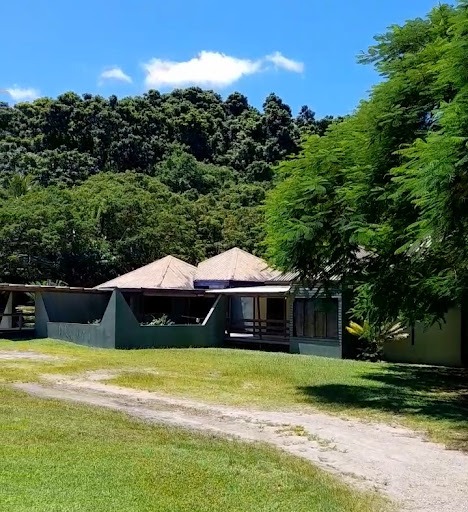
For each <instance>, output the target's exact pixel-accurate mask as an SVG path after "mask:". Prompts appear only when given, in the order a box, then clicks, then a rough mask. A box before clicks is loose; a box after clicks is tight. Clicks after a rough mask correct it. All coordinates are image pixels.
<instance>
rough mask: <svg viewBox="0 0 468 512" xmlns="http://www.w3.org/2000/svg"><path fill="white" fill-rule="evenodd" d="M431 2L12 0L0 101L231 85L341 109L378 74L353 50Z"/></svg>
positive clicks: (2, 34) (4, 8)
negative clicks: (360, 62)
mask: <svg viewBox="0 0 468 512" xmlns="http://www.w3.org/2000/svg"><path fill="white" fill-rule="evenodd" d="M438 3H439V2H438V1H437V0H392V1H388V0H353V1H351V0H335V1H331V0H289V1H288V2H286V1H285V0H268V1H267V0H250V1H247V0H237V1H236V2H222V1H219V0H198V1H197V2H194V1H193V0H171V1H169V2H163V1H158V0H80V1H79V2H78V1H76V0H75V1H71V0H15V1H14V2H4V3H2V5H1V7H0V15H1V19H2V28H1V30H0V44H1V48H2V50H3V51H2V56H1V65H0V100H3V101H9V102H12V101H14V100H17V101H19V100H22V99H30V98H32V97H33V96H35V95H46V96H57V95H58V94H60V93H62V92H65V91H68V90H73V91H76V92H78V93H80V94H81V93H85V92H90V93H93V94H101V95H104V96H109V95H111V94H116V95H117V96H126V95H131V94H140V93H143V92H145V91H146V90H147V89H148V88H150V87H153V88H157V89H160V90H162V91H169V90H171V89H173V88H174V87H183V86H187V85H192V84H196V85H200V86H202V87H205V88H213V89H215V90H217V91H218V92H220V93H221V94H222V95H223V96H226V95H227V94H229V93H230V92H232V91H235V90H238V91H240V92H242V93H244V94H246V95H247V96H248V98H249V100H250V102H251V103H252V104H253V105H255V106H257V107H261V105H262V102H263V100H264V98H265V97H266V96H267V95H268V94H269V93H270V92H275V93H277V94H278V95H279V96H280V97H281V98H283V100H284V101H285V102H286V103H288V104H289V105H291V107H292V108H293V110H294V111H295V112H296V111H297V110H298V109H299V107H300V106H301V105H304V104H307V105H309V106H310V107H311V108H312V109H313V110H315V111H316V112H317V114H318V115H326V114H333V115H336V114H346V113H349V112H351V111H352V110H353V108H354V107H355V106H356V105H357V103H358V102H359V100H360V99H361V98H363V97H365V96H366V94H367V93H368V91H369V89H370V87H371V86H372V84H374V83H375V82H376V81H377V80H378V77H377V75H376V74H375V72H374V71H373V70H372V68H370V67H366V66H362V65H358V64H356V56H357V55H358V54H359V53H360V52H361V51H362V50H365V49H366V48H367V47H368V46H369V45H370V44H372V41H373V36H374V35H375V34H378V33H381V32H383V31H385V29H386V27H388V26H389V25H391V24H395V23H403V22H404V21H405V20H406V19H409V18H414V17H417V16H424V15H425V14H426V13H427V12H428V11H429V10H430V9H431V8H432V7H434V6H435V5H437V4H438Z"/></svg>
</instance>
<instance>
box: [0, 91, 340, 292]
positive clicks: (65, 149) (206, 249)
mask: <svg viewBox="0 0 468 512" xmlns="http://www.w3.org/2000/svg"><path fill="white" fill-rule="evenodd" d="M331 122H332V118H331V117H326V118H324V119H319V120H318V119H316V118H315V115H314V113H313V112H312V111H311V110H310V109H309V108H308V107H306V106H305V107H303V108H302V109H301V110H300V112H299V114H298V115H297V116H296V117H293V115H292V113H291V109H290V108H289V106H288V105H286V104H285V103H283V101H282V100H281V99H280V98H279V97H278V96H276V95H274V94H271V95H270V96H268V97H267V98H266V100H265V102H264V105H263V109H262V111H259V110H258V109H255V108H253V107H252V106H251V105H249V103H248V100H247V98H246V97H245V96H243V95H242V94H240V93H234V94H231V95H229V96H228V97H227V98H226V99H225V100H223V99H222V97H221V96H220V95H219V94H216V93H214V92H212V91H205V90H202V89H199V88H188V89H184V90H175V91H173V92H171V93H168V94H160V93H159V92H157V91H149V92H148V93H146V94H144V95H143V96H136V97H128V98H122V99H118V98H117V97H115V96H112V97H110V98H109V99H105V98H102V97H100V96H92V95H89V94H85V95H83V96H82V97H80V96H78V95H77V94H74V93H71V92H69V93H65V94H63V95H61V96H59V97H58V98H56V99H50V98H42V99H38V100H36V101H34V102H32V103H22V104H17V105H14V106H13V107H11V106H8V105H7V104H5V103H1V104H0V187H1V188H0V194H1V199H2V203H1V207H0V280H1V281H4V282H22V283H24V282H26V283H28V282H37V281H43V280H47V279H48V280H54V281H58V280H60V281H63V282H65V283H68V284H70V285H88V286H89V285H95V284H97V283H99V282H102V281H103V280H106V279H107V278H109V277H112V276H115V275H117V274H119V273H123V272H126V271H129V270H131V269H133V268H136V267H138V266H141V265H143V264H145V263H148V262H150V261H153V260H155V259H157V258H159V257H162V256H164V255H166V254H174V255H176V256H179V257H181V258H183V259H185V260H187V261H190V262H193V263H195V262H198V261H200V260H201V259H203V258H206V257H209V256H212V255H214V254H217V253H219V252H220V251H222V250H224V249H227V248H231V247H233V246H236V245H237V246H240V247H242V248H244V249H246V250H248V251H251V252H254V253H262V251H263V250H264V248H263V246H262V241H263V238H264V232H263V211H262V206H261V205H262V203H263V201H264V198H265V192H266V191H267V190H268V189H269V188H271V186H272V176H273V166H274V165H275V164H276V163H277V162H279V161H280V160H282V159H284V158H285V157H286V155H290V154H295V153H297V152H298V150H299V145H300V142H301V138H302V137H304V136H305V135H307V134H312V133H316V134H318V135H323V134H324V133H325V131H326V129H327V127H328V126H329V125H330V123H331Z"/></svg>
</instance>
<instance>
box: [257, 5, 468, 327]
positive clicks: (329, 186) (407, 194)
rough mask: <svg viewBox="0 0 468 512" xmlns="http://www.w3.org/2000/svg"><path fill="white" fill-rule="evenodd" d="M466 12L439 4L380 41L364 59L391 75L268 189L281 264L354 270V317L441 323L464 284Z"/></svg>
mask: <svg viewBox="0 0 468 512" xmlns="http://www.w3.org/2000/svg"><path fill="white" fill-rule="evenodd" d="M466 11H467V7H466V3H465V2H462V3H460V5H459V6H458V7H456V8H455V7H450V6H446V5H441V6H439V7H437V8H436V9H434V10H433V11H432V12H431V13H430V14H429V15H428V17H427V18H425V19H417V20H414V21H410V22H408V23H406V24H405V25H404V26H401V27H400V26H395V27H391V29H390V30H389V32H388V33H386V34H384V35H382V36H379V37H377V38H376V44H375V45H374V46H373V47H371V48H370V49H369V51H368V53H367V54H365V55H363V57H362V59H361V60H362V61H363V62H365V63H373V64H374V65H375V66H376V67H377V69H378V71H379V72H380V73H381V75H382V77H383V81H382V82H381V83H380V84H379V85H377V86H376V87H375V88H374V89H373V91H372V94H371V96H370V98H369V100H368V101H365V102H363V103H362V104H361V105H360V107H359V108H358V109H357V111H356V113H355V114H354V115H353V116H352V117H351V118H349V119H347V120H345V121H344V122H343V123H341V124H338V125H336V126H332V127H331V129H329V130H328V132H327V133H326V135H325V136H324V137H322V138H318V137H312V138H310V139H309V140H307V141H306V142H305V143H304V146H303V150H302V152H301V153H300V154H299V156H297V157H296V158H295V159H293V160H290V161H288V162H286V163H284V164H282V166H280V170H279V173H278V174H279V176H278V180H279V183H278V184H277V186H276V188H275V190H274V191H273V192H272V193H271V194H270V196H269V200H268V203H267V232H268V243H269V253H270V256H271V258H272V260H273V262H275V263H276V264H277V265H278V266H279V267H281V268H284V269H288V270H296V271H298V272H299V273H300V274H301V276H302V278H303V279H307V280H309V281H313V282H316V281H319V282H320V283H321V284H322V285H325V286H327V285H330V284H331V283H332V282H333V281H332V279H333V277H334V276H336V275H340V276H348V277H352V279H353V283H354V284H355V286H356V301H355V305H354V309H355V312H356V315H357V316H361V317H364V318H366V319H368V320H371V321H372V322H374V323H382V322H385V321H388V320H392V319H395V318H398V317H403V318H405V319H406V320H408V321H415V320H417V319H424V320H427V321H431V320H434V319H437V318H441V317H442V315H443V313H444V311H445V310H446V309H447V307H448V306H449V305H450V304H453V303H460V302H461V300H462V297H463V295H464V293H465V292H464V290H466V261H467V260H466V248H467V240H466V214H467V212H468V210H467V209H466V203H465V201H466V185H465V174H464V172H465V171H464V158H465V156H466V145H465V139H464V137H465V136H466V124H465V123H466V121H467V116H466V113H465V109H464V105H465V99H464V98H465V96H464V94H465V93H464V88H465V77H466V71H465V68H464V67H463V62H464V59H465V57H466V46H465V45H466V22H465V17H466ZM362 248H364V249H366V252H365V254H366V256H365V257H364V258H362V255H363V252H362V250H361V249H362Z"/></svg>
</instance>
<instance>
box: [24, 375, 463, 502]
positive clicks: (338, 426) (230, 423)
mask: <svg viewBox="0 0 468 512" xmlns="http://www.w3.org/2000/svg"><path fill="white" fill-rule="evenodd" d="M106 378H109V374H106V373H104V372H93V373H89V374H87V376H86V377H82V378H70V377H65V376H64V377H57V376H53V377H51V376H49V377H48V379H49V383H47V384H43V385H40V384H17V385H16V387H17V388H19V389H21V390H23V391H26V392H29V393H32V394H34V395H37V396H41V397H44V398H56V399H62V400H71V401H75V402H80V403H86V404H90V405H95V406H100V407H107V408H109V409H114V410H118V411H122V412H125V413H127V414H129V415H130V416H134V417H137V418H141V419H144V420H147V421H153V422H155V423H164V424H169V425H174V426H178V427H183V428H189V429H194V430H201V431H204V432H212V433H216V434H221V435H224V436H230V437H235V438H239V439H242V440H246V441H261V442H266V443H269V444H272V445H274V446H276V447H278V448H280V449H283V450H285V451H287V452H289V453H291V454H294V455H297V456H300V457H303V458H305V459H307V460H309V461H311V462H313V463H314V464H316V465H318V466H320V467H322V468H324V469H326V470H328V471H331V472H333V473H335V474H338V475H340V476H341V477H342V478H344V479H345V480H346V481H348V482H350V483H352V484H353V485H357V486H358V487H361V488H367V489H369V488H370V489H376V490H378V491H380V492H382V493H383V494H385V495H387V496H388V497H389V498H391V499H392V500H394V501H395V502H397V503H398V504H399V506H400V507H401V510H408V511H413V512H430V511H434V512H461V511H465V510H467V511H468V455H466V454H463V453H460V452H456V451H448V450H445V449H444V448H443V447H442V446H440V445H437V444H434V443H430V442H426V441H424V440H423V439H422V437H420V436H419V435H417V434H415V433H414V432H412V431H410V430H407V429H404V428H394V427H391V426H388V425H382V424H375V423H365V422H361V421H358V420H344V419H340V418H337V417H334V416H331V415H327V414H323V413H307V414H301V413H296V412H291V413H287V412H267V411H252V410H245V409H240V408H234V407H224V406H212V405H207V404H204V403H199V402H195V401H192V400H185V399H175V398H170V397H167V396H161V395H158V394H156V393H152V392H147V391H138V390H132V389H127V388H121V387H118V386H112V385H108V384H104V383H102V382H100V381H101V380H103V379H106Z"/></svg>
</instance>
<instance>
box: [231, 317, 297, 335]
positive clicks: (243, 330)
mask: <svg viewBox="0 0 468 512" xmlns="http://www.w3.org/2000/svg"><path fill="white" fill-rule="evenodd" d="M227 331H228V334H231V333H235V334H245V335H252V336H253V337H256V338H258V339H263V338H280V339H289V321H287V320H270V319H268V320H262V319H259V318H244V319H239V320H238V321H237V322H236V323H234V324H233V323H232V320H231V319H229V318H228V320H227Z"/></svg>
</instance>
